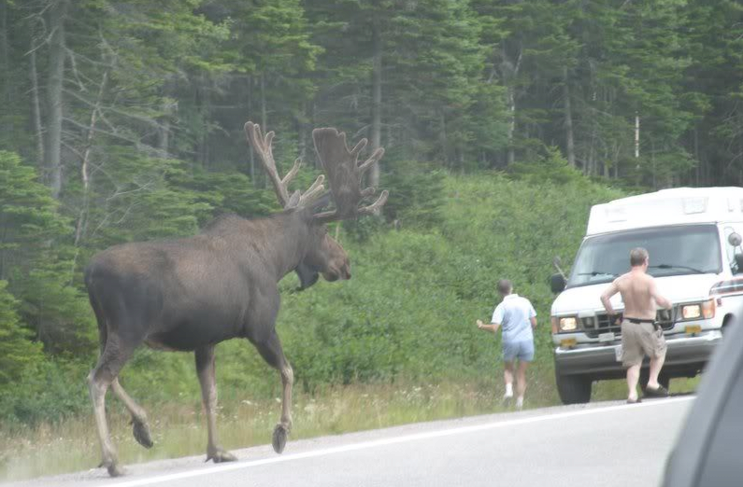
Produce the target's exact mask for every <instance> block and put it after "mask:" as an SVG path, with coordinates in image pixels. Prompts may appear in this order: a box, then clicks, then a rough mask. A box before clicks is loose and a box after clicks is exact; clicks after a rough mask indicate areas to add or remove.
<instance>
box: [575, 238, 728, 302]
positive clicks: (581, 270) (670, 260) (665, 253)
mask: <svg viewBox="0 0 743 487" xmlns="http://www.w3.org/2000/svg"><path fill="white" fill-rule="evenodd" d="M635 247H644V248H645V249H647V251H648V253H649V254H650V267H649V268H648V274H650V275H652V276H654V277H664V276H677V275H682V274H707V273H715V274H718V273H720V272H721V266H722V263H721V259H720V237H719V234H718V231H717V227H716V226H715V225H693V226H691V225H690V226H681V227H660V228H647V229H641V230H630V231H626V232H618V233H612V234H607V235H599V236H596V237H591V238H588V239H586V240H585V241H584V242H583V245H581V247H580V250H578V255H577V256H576V258H575V263H574V264H573V269H572V272H571V273H570V279H568V282H567V286H568V287H576V286H586V285H589V284H601V283H605V282H611V281H613V280H614V279H615V278H617V277H618V276H620V275H621V274H624V273H625V272H627V271H628V270H629V268H630V265H629V253H630V250H632V249H633V248H635Z"/></svg>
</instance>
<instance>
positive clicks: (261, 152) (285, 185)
mask: <svg viewBox="0 0 743 487" xmlns="http://www.w3.org/2000/svg"><path fill="white" fill-rule="evenodd" d="M245 135H246V136H247V137H248V143H249V144H250V146H251V147H252V148H253V150H254V151H255V152H256V154H258V158H259V159H260V160H261V163H262V164H263V169H265V170H266V173H267V174H268V177H269V179H270V180H271V184H273V189H274V191H275V192H276V196H277V197H278V199H279V203H280V204H281V206H282V207H283V208H297V207H300V206H304V205H306V204H307V203H309V202H310V201H312V200H314V199H316V198H317V197H318V196H320V195H321V194H322V193H323V192H324V191H325V187H324V186H323V181H325V176H323V175H322V174H321V175H319V176H318V177H317V179H316V180H315V182H314V183H312V186H310V187H309V188H308V189H307V191H305V192H304V193H301V192H300V191H295V192H294V194H292V195H291V196H289V183H290V182H291V180H292V179H294V176H296V175H297V173H298V172H299V168H300V167H301V166H302V160H301V159H300V158H297V159H296V160H295V161H294V166H293V167H292V168H291V170H290V171H289V172H288V173H286V176H284V177H283V179H282V178H281V176H279V171H278V170H277V169H276V162H275V161H274V159H273V148H272V146H271V143H272V142H273V137H274V135H275V134H274V133H273V130H272V131H270V132H268V133H267V134H266V135H265V136H264V135H263V133H262V132H261V127H260V125H258V124H257V123H253V122H247V123H246V124H245Z"/></svg>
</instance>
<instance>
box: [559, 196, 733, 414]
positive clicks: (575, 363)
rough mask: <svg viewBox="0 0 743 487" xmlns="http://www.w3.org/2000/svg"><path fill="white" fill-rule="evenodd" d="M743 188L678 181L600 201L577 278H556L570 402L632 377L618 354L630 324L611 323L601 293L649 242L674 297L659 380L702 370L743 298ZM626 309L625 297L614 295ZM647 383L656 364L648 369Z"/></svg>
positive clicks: (654, 266)
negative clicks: (597, 385)
mask: <svg viewBox="0 0 743 487" xmlns="http://www.w3.org/2000/svg"><path fill="white" fill-rule="evenodd" d="M742 234H743V188H677V189H667V190H662V191H658V192H655V193H649V194H644V195H640V196H632V197H629V198H622V199H619V200H615V201H612V202H609V203H606V204H601V205H595V206H594V207H593V208H591V215H590V218H589V220H588V229H587V231H586V236H585V238H584V239H583V243H582V244H581V246H580V249H579V250H578V254H577V255H576V257H575V261H574V263H573V266H572V269H571V272H570V275H569V277H566V276H565V275H564V274H562V272H561V273H560V274H556V275H554V276H552V290H553V292H555V293H559V295H558V296H557V298H556V299H555V301H554V303H553V304H552V311H551V321H552V340H553V343H554V346H555V349H554V359H555V376H556V380H557V389H558V392H559V394H560V398H561V399H562V402H563V403H565V404H572V403H584V402H588V401H589V400H590V398H591V386H592V383H593V381H596V380H603V379H616V378H621V377H624V376H625V371H624V369H623V368H622V364H621V362H619V361H618V359H617V357H618V355H619V351H618V347H619V344H620V343H621V335H620V333H621V329H620V326H619V325H618V324H617V323H616V322H610V321H609V318H608V316H607V313H606V310H605V309H604V307H603V305H602V304H601V300H600V296H601V293H603V292H604V290H605V289H606V288H607V286H608V285H609V284H610V283H611V282H612V281H613V280H614V279H615V278H616V277H618V276H619V275H621V274H623V273H625V272H627V271H628V270H629V253H630V250H631V249H633V248H635V247H644V248H646V249H647V250H648V252H649V254H650V267H649V269H648V272H649V273H650V274H651V275H652V276H654V277H655V278H656V282H657V284H658V289H659V291H660V293H661V294H662V295H663V296H665V297H666V298H668V299H669V300H670V301H671V302H672V303H673V308H672V309H671V310H659V311H658V316H657V321H658V323H659V324H660V325H661V326H662V327H663V330H664V333H665V337H666V343H667V345H668V352H667V355H666V362H665V365H664V367H663V371H662V374H661V377H660V382H661V383H663V384H664V385H665V386H666V387H668V383H669V382H670V380H671V379H672V378H674V377H694V376H695V375H697V374H698V373H699V372H700V371H701V370H702V368H703V367H704V365H705V364H706V362H707V359H708V357H709V356H710V354H711V352H712V351H713V349H714V348H715V346H716V345H717V344H718V343H719V342H720V340H721V339H722V335H723V333H724V330H725V327H726V326H728V324H729V323H731V322H732V319H733V317H734V314H735V313H736V312H737V311H738V309H740V308H741V304H743V249H741V240H742V239H741V235H742ZM612 305H613V306H614V309H615V310H617V312H621V310H622V309H623V308H624V305H623V303H622V302H621V296H620V295H618V294H617V295H616V296H614V298H613V299H612ZM642 375H643V379H641V384H643V385H644V383H645V382H646V381H647V378H646V377H647V361H646V362H645V364H644V366H643V374H642Z"/></svg>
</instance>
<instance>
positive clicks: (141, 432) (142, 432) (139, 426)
mask: <svg viewBox="0 0 743 487" xmlns="http://www.w3.org/2000/svg"><path fill="white" fill-rule="evenodd" d="M132 431H133V433H134V439H135V440H137V443H139V444H140V445H142V446H143V447H145V448H152V445H153V444H154V443H153V442H152V437H151V436H150V428H149V427H148V426H147V424H146V423H143V422H140V421H135V422H134V426H133V427H132Z"/></svg>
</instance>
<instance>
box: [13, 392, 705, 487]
mask: <svg viewBox="0 0 743 487" xmlns="http://www.w3.org/2000/svg"><path fill="white" fill-rule="evenodd" d="M692 400H693V398H692V397H680V398H671V399H658V400H653V401H645V402H643V403H641V404H635V405H626V404H619V403H601V404H590V405H585V406H571V407H555V408H548V409H541V410H531V411H524V412H520V413H508V414H497V415H488V416H478V417H474V418H465V419H460V420H452V421H438V422H431V423H421V424H415V425H406V426H402V427H397V428H388V429H383V430H375V431H367V432H362V433H354V434H347V435H339V436H332V437H324V438H318V439H313V440H303V441H294V442H292V441H291V439H290V442H289V443H288V444H287V448H286V450H285V452H284V454H283V455H276V454H275V453H273V451H272V450H271V447H270V446H268V445H267V446H261V447H256V448H248V449H244V450H237V451H233V453H235V454H236V455H237V457H238V458H239V461H238V462H235V463H229V464H221V465H213V464H211V463H209V464H204V463H203V462H204V457H203V456H199V457H189V458H182V459H178V460H169V461H159V462H152V463H147V464H141V465H129V466H127V467H126V468H127V473H128V475H127V476H126V477H123V478H120V479H109V478H108V477H107V475H106V473H105V471H104V470H103V469H94V470H90V471H88V472H81V473H77V474H70V475H64V476H58V477H47V478H42V479H37V480H34V481H32V482H27V483H23V484H18V485H24V486H29V487H37V486H45V487H47V486H59V487H71V486H83V487H94V486H100V485H106V486H115V487H135V486H149V485H158V486H179V487H191V486H206V485H208V486H219V487H227V486H240V487H246V486H256V487H259V486H302V487H312V486H323V487H328V486H343V487H348V486H368V487H377V486H379V487H381V486H406V487H408V486H410V487H413V486H426V487H430V486H439V485H440V486H459V485H462V486H468V487H474V486H488V487H492V486H525V487H532V486H534V487H536V486H539V487H559V486H566V487H582V486H590V487H609V486H618V487H619V486H621V487H626V486H656V485H658V483H659V481H660V477H661V475H662V473H663V467H664V464H665V461H666V458H667V456H668V453H669V452H670V450H671V448H672V445H673V442H674V441H675V439H676V436H677V434H678V431H679V429H680V427H681V424H682V421H683V420H684V419H685V416H686V412H687V411H688V409H689V406H690V405H691V403H692Z"/></svg>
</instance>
